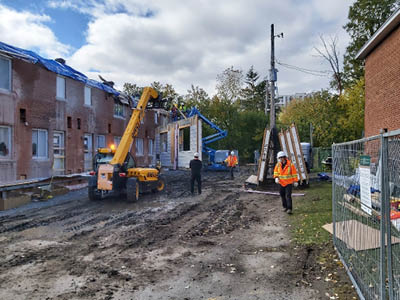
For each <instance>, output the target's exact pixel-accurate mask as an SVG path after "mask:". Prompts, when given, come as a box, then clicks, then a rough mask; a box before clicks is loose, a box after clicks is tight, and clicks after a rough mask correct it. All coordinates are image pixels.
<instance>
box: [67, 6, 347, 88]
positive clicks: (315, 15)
mask: <svg viewBox="0 0 400 300" xmlns="http://www.w3.org/2000/svg"><path fill="white" fill-rule="evenodd" d="M322 2H323V3H322ZM74 3H78V2H75V1H74ZM349 5H350V4H349V3H348V1H345V0H340V1H339V2H338V1H336V0H327V1H318V0H314V1H298V0H281V1H272V0H270V1H262V0H254V1H245V0H243V1H229V0H226V1H222V0H221V1H178V0H170V1H156V0H152V1H151V0H150V1H129V0H126V1H125V0H107V1H105V2H104V5H102V6H101V7H100V6H96V7H94V6H93V13H92V16H93V19H92V22H91V23H90V24H89V27H88V31H87V44H86V45H84V46H83V47H82V48H80V49H79V50H78V51H77V52H75V53H74V55H73V56H72V57H71V58H70V59H69V62H70V63H71V64H73V65H74V66H76V67H77V68H80V69H82V70H86V71H88V70H90V69H96V70H101V71H102V73H103V75H105V76H106V77H109V78H110V80H114V81H116V82H117V83H118V85H119V87H121V86H122V84H123V83H124V82H134V83H137V84H139V85H148V84H150V83H151V82H152V81H160V82H162V83H171V84H172V85H173V86H174V87H175V88H176V89H177V90H178V91H179V92H180V93H185V92H186V90H187V89H188V88H190V85H191V84H194V85H199V86H201V87H203V88H205V89H206V90H207V91H208V92H209V93H214V88H215V78H216V76H217V74H219V73H221V72H222V71H223V70H224V69H226V68H228V67H230V66H234V67H236V68H241V69H242V70H243V71H244V72H246V71H247V70H248V69H249V68H250V66H251V65H254V68H255V69H256V70H257V71H258V72H259V73H261V77H265V76H266V74H267V72H268V69H269V61H270V58H269V57H270V24H271V23H275V28H276V33H279V32H281V31H283V32H284V35H285V38H284V39H276V57H277V58H278V59H279V60H281V61H283V62H286V63H288V64H292V65H295V66H300V67H303V68H308V69H317V70H327V69H329V66H328V65H327V64H326V62H324V61H323V60H322V59H320V58H318V57H316V52H315V50H314V47H316V46H317V47H318V46H320V40H319V35H320V34H323V35H324V36H326V37H329V36H335V35H336V36H338V38H339V48H340V51H341V53H342V54H343V53H344V49H345V46H346V44H347V41H348V39H347V35H346V33H345V32H344V30H343V29H342V26H343V25H344V23H345V22H346V18H347V13H348V7H349ZM117 8H119V10H120V12H119V13H113V11H114V12H115V11H116V10H117ZM80 9H81V11H83V10H85V8H83V7H81V8H80ZM149 11H153V12H154V15H153V16H152V17H150V18H143V17H142V16H143V15H144V14H145V13H146V12H149ZM277 67H278V68H279V71H280V72H279V76H278V80H279V81H278V86H279V90H280V93H281V94H289V93H295V92H303V91H306V92H308V91H312V90H319V89H321V88H327V87H328V83H329V78H323V77H316V76H312V75H309V74H305V73H300V72H298V71H294V70H290V69H285V68H284V67H282V66H279V65H277Z"/></svg>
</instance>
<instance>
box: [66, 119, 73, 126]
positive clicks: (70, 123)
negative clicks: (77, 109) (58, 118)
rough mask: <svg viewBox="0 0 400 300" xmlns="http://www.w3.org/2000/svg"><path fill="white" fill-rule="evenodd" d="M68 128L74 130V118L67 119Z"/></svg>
mask: <svg viewBox="0 0 400 300" xmlns="http://www.w3.org/2000/svg"><path fill="white" fill-rule="evenodd" d="M67 127H68V128H72V118H71V117H67Z"/></svg>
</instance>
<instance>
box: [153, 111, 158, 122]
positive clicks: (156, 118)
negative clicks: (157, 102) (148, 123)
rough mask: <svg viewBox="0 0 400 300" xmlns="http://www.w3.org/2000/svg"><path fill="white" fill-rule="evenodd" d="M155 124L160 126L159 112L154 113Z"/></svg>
mask: <svg viewBox="0 0 400 300" xmlns="http://www.w3.org/2000/svg"><path fill="white" fill-rule="evenodd" d="M154 124H158V112H154Z"/></svg>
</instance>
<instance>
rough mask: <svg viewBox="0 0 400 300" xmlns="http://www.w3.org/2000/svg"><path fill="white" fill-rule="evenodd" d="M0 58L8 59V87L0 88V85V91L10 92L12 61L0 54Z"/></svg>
mask: <svg viewBox="0 0 400 300" xmlns="http://www.w3.org/2000/svg"><path fill="white" fill-rule="evenodd" d="M0 58H1V59H4V60H6V61H8V89H7V88H1V87H0V92H8V93H9V92H11V80H12V61H11V59H9V58H8V57H4V56H1V55H0Z"/></svg>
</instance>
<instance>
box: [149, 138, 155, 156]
mask: <svg viewBox="0 0 400 300" xmlns="http://www.w3.org/2000/svg"><path fill="white" fill-rule="evenodd" d="M149 155H154V141H153V140H151V139H150V140H149Z"/></svg>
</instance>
